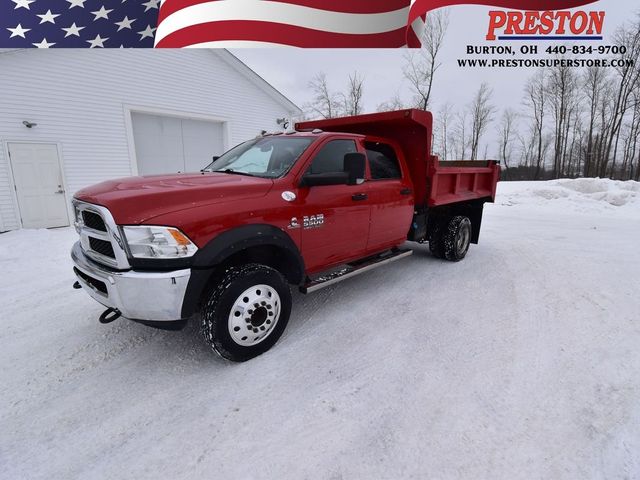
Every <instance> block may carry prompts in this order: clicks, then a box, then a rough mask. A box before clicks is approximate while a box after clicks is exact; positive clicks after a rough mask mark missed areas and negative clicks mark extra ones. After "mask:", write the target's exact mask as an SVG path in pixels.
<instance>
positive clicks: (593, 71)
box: [582, 67, 607, 177]
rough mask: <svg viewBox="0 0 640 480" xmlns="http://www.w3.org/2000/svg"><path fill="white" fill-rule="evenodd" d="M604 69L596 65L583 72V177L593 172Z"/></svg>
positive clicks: (603, 84)
mask: <svg viewBox="0 0 640 480" xmlns="http://www.w3.org/2000/svg"><path fill="white" fill-rule="evenodd" d="M606 73H607V72H606V70H605V69H602V68H597V67H591V68H589V69H587V70H586V71H585V72H584V74H583V85H584V89H585V92H586V98H587V100H588V107H589V108H588V109H589V112H588V115H589V117H588V123H589V126H588V127H587V138H586V145H585V146H584V148H583V152H582V154H583V156H584V166H583V171H582V173H583V175H584V176H585V177H588V176H590V175H591V174H592V173H595V166H594V163H595V156H596V149H597V145H596V142H597V134H596V124H597V121H598V106H599V105H600V99H601V98H602V96H603V91H604V88H605V82H606Z"/></svg>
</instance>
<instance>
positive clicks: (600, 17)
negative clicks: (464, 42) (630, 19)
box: [486, 10, 605, 40]
mask: <svg viewBox="0 0 640 480" xmlns="http://www.w3.org/2000/svg"><path fill="white" fill-rule="evenodd" d="M604 18H605V12H602V11H584V10H578V11H575V12H571V11H569V10H559V11H550V10H547V11H527V12H523V11H517V10H510V11H503V10H492V11H490V12H489V29H488V31H487V37H486V38H487V40H496V39H497V40H602V28H603V26H604Z"/></svg>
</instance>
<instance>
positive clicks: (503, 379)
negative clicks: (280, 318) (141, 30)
mask: <svg viewBox="0 0 640 480" xmlns="http://www.w3.org/2000/svg"><path fill="white" fill-rule="evenodd" d="M639 219H640V203H639V202H638V184H637V183H633V182H627V183H620V182H611V181H608V180H575V181H565V180H561V181H555V182H541V183H531V182H522V183H501V184H500V186H499V195H498V199H497V203H496V204H488V205H486V208H485V216H484V220H483V226H482V228H483V230H482V233H481V235H480V244H479V245H477V246H476V245H472V247H471V249H470V250H469V254H468V255H467V258H466V259H465V260H464V261H462V262H460V263H450V262H446V261H441V260H437V259H434V258H433V257H432V256H431V255H430V254H429V251H428V247H427V246H425V245H413V244H410V245H409V246H411V247H412V248H413V249H414V255H413V256H412V257H409V258H407V259H404V260H402V261H399V262H396V263H393V264H391V265H388V266H385V267H383V268H381V269H379V270H374V271H371V272H368V273H365V274H363V275H361V276H359V277H356V278H354V279H351V280H347V281H345V282H342V283H339V284H337V285H334V286H330V287H328V288H326V289H324V290H321V291H319V292H317V293H314V294H311V295H306V296H304V295H301V294H295V295H294V301H293V311H292V318H291V321H290V322H289V325H288V327H287V330H286V331H285V333H284V335H283V337H282V338H281V340H280V342H279V343H278V344H277V345H276V346H275V347H274V348H273V349H272V350H271V351H270V352H268V353H267V354H265V355H262V356H261V357H258V358H256V359H254V360H251V361H250V362H247V363H244V364H230V363H227V362H223V361H221V360H219V359H217V358H216V357H215V356H214V355H213V354H212V352H211V351H210V350H209V349H208V348H207V347H206V346H205V345H204V344H203V342H202V341H201V340H200V338H199V332H198V328H197V325H190V326H188V327H187V329H185V330H183V331H181V332H163V331H159V330H154V329H150V328H147V327H144V326H141V325H138V324H136V323H133V322H129V321H126V320H118V321H116V322H114V323H111V324H109V325H100V324H99V323H98V322H97V318H98V315H100V313H101V312H102V311H103V308H101V307H100V306H99V305H98V304H97V303H96V302H94V301H93V300H91V299H90V298H89V297H88V295H86V294H85V293H84V292H82V291H76V290H73V289H72V288H71V285H72V283H73V282H74V275H73V272H72V270H71V261H70V259H69V250H70V248H71V245H72V243H73V242H74V241H75V239H76V234H75V232H74V231H73V230H72V229H70V228H66V229H61V230H50V231H47V230H36V231H33V230H32V231H29V230H23V231H18V232H11V233H7V234H3V235H0V271H1V272H2V275H1V276H0V305H2V312H1V314H0V365H2V368H0V399H1V400H2V401H0V477H2V478H3V479H5V478H6V479H66V478H81V479H83V480H91V479H99V480H102V479H114V478H117V479H136V480H142V479H147V478H149V479H156V478H170V479H172V480H180V479H198V478H203V479H210V478H232V479H242V480H244V479H252V480H253V479H255V480H260V479H279V480H280V479H282V480H287V479H293V480H298V479H305V478H308V479H314V480H315V479H320V480H322V479H340V478H345V479H352V478H353V479H361V478H372V479H405V478H406V479H408V478H417V479H421V478H438V479H458V478H474V479H475V478H496V479H531V478H552V479H554V480H555V479H558V480H562V479H567V480H575V479H601V478H612V479H613V478H629V479H638V478H640V456H639V455H638V452H640V429H639V428H638V425H640V402H638V398H640V375H639V374H638V372H640V348H639V345H640V327H639V322H638V318H639V312H640V295H638V285H640V257H639V255H638V246H637V243H638V239H639V238H640V221H638V220H639Z"/></svg>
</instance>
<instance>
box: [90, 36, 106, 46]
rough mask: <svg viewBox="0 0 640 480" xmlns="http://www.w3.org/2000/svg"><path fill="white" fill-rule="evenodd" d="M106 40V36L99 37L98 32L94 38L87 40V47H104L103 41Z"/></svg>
mask: <svg viewBox="0 0 640 480" xmlns="http://www.w3.org/2000/svg"><path fill="white" fill-rule="evenodd" d="M107 40H109V39H108V38H100V34H98V35H96V38H94V39H93V40H87V43H89V44H90V45H89V48H96V47H100V48H104V42H106V41H107Z"/></svg>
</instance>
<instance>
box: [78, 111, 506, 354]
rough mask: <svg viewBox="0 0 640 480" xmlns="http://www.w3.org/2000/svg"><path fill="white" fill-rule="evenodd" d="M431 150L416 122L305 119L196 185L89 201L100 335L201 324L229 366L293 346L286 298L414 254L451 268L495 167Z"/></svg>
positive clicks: (422, 119) (146, 181)
mask: <svg viewBox="0 0 640 480" xmlns="http://www.w3.org/2000/svg"><path fill="white" fill-rule="evenodd" d="M431 138H432V116H431V114H430V113H429V112H424V111H420V110H402V111H396V112H388V113H376V114H370V115H359V116H355V117H347V118H338V119H330V120H321V121H314V122H304V123H298V124H297V125H296V131H294V132H290V133H281V134H272V135H262V136H260V137H258V138H255V139H253V140H249V141H247V142H245V143H242V144H240V145H238V146H237V147H235V148H233V149H231V150H229V151H228V152H227V153H225V154H223V155H222V156H220V157H217V158H216V157H214V161H213V163H211V164H210V165H209V166H207V167H206V168H204V169H203V170H202V171H201V172H197V173H191V174H176V175H160V176H148V177H131V178H123V179H118V180H112V181H107V182H103V183H100V184H98V185H94V186H91V187H89V188H85V189H84V190H81V191H79V192H78V193H77V194H76V195H75V197H74V200H73V205H74V209H75V219H76V221H75V227H76V229H77V231H78V233H79V235H80V240H79V241H78V242H77V243H76V244H75V245H74V246H73V249H72V252H71V256H72V259H73V262H74V265H75V266H74V271H75V274H76V276H77V282H76V283H75V284H74V287H75V288H83V289H84V290H85V291H86V292H87V293H88V294H89V295H90V296H91V297H93V298H94V299H95V300H97V301H98V302H100V303H101V304H103V305H104V306H106V307H107V310H106V311H105V312H104V313H103V314H102V315H101V317H100V321H101V322H102V323H108V322H111V321H113V320H115V319H116V318H118V317H119V316H123V317H125V318H128V319H131V320H135V321H137V322H140V323H143V324H147V325H150V326H155V327H161V328H168V329H175V328H180V327H182V326H184V324H185V322H186V321H187V320H188V319H190V318H193V317H195V318H199V319H200V321H201V322H202V323H201V324H202V332H203V336H204V340H205V341H206V342H207V343H208V344H209V345H211V347H213V349H214V350H215V351H216V352H217V353H219V354H220V355H221V356H222V357H224V358H227V359H230V360H234V361H244V360H248V359H250V358H253V357H255V356H257V355H259V354H261V353H263V352H265V351H266V350H268V349H269V348H270V347H271V346H273V345H274V344H275V343H276V341H277V340H278V338H279V337H280V336H281V335H282V332H283V331H284V329H285V327H286V325H287V322H288V320H289V315H290V312H291V293H290V286H291V285H293V286H295V287H298V288H299V289H300V290H301V291H302V292H303V293H311V292H313V291H315V290H318V289H320V288H322V287H325V286H327V285H331V284H334V283H335V282H338V281H340V280H343V279H346V278H349V277H352V276H354V275H356V274H358V273H361V272H365V271H367V270H370V269H372V268H374V267H377V266H381V265H384V264H387V263H389V262H393V261H396V260H399V259H402V258H404V257H407V256H409V255H410V254H411V253H412V250H410V249H408V248H406V247H405V246H404V244H405V243H406V242H407V241H411V242H418V243H424V242H428V243H429V248H430V250H431V252H432V254H433V255H435V256H436V257H438V258H443V259H446V260H451V261H459V260H462V259H463V258H464V256H465V255H466V254H467V250H468V248H469V244H470V243H477V242H478V236H479V233H480V224H481V220H482V209H483V205H484V203H485V202H491V201H493V200H494V196H495V191H496V184H497V181H498V176H499V165H498V164H497V163H496V162H493V161H485V162H480V161H456V162H443V161H439V160H438V158H437V157H435V156H433V155H432V154H431Z"/></svg>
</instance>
